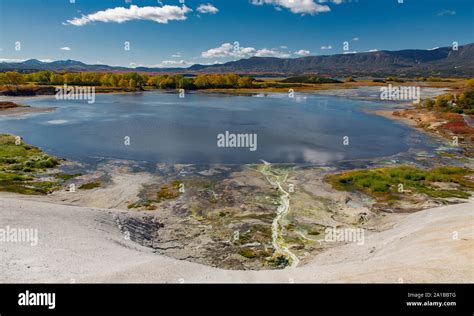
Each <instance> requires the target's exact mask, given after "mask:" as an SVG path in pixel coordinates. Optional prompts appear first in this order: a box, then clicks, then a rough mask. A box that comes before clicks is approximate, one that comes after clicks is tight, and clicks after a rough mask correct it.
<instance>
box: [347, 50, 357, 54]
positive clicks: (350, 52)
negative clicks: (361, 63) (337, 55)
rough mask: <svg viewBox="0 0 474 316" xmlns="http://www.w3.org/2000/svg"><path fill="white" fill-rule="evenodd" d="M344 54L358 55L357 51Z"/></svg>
mask: <svg viewBox="0 0 474 316" xmlns="http://www.w3.org/2000/svg"><path fill="white" fill-rule="evenodd" d="M344 54H357V51H355V50H354V51H352V52H344Z"/></svg>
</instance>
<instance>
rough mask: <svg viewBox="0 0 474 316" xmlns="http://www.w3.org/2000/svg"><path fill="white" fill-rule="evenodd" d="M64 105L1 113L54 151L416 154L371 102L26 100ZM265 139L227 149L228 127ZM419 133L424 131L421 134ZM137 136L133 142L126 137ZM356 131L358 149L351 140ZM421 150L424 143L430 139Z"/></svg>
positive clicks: (2, 128)
mask: <svg viewBox="0 0 474 316" xmlns="http://www.w3.org/2000/svg"><path fill="white" fill-rule="evenodd" d="M22 103H24V104H29V105H32V106H37V107H51V106H53V107H57V109H56V111H54V112H49V113H41V114H34V115H27V116H20V117H0V132H1V133H11V134H16V135H20V136H22V137H23V138H24V140H25V141H26V142H28V143H31V144H34V145H36V146H39V147H40V148H42V149H44V150H46V151H47V152H48V153H51V154H54V155H56V156H59V157H63V158H66V159H73V160H79V161H81V160H87V159H90V158H91V157H105V158H120V159H133V160H143V161H148V162H156V163H158V162H161V163H192V164H207V163H225V164H242V163H255V162H259V160H260V159H264V160H266V161H269V162H273V163H314V164H331V163H333V162H338V161H343V160H352V159H361V158H374V157H381V156H389V155H393V154H396V153H400V152H404V151H406V150H408V148H409V147H410V146H414V145H413V144H412V143H411V140H412V138H413V134H414V133H416V132H414V131H413V130H411V129H409V128H408V127H405V126H403V125H401V124H398V123H395V122H392V121H390V120H387V119H385V118H382V117H378V116H375V115H371V114H367V113H365V112H363V111H361V108H371V107H372V108H375V107H379V104H377V103H376V102H371V101H361V100H352V99H347V98H341V97H333V96H322V95H310V94H305V95H300V96H297V97H295V98H293V99H292V98H289V97H288V95H287V94H270V95H268V96H262V95H260V96H230V95H223V94H203V93H189V94H187V95H186V96H185V98H179V97H178V95H177V94H174V93H163V92H143V93H133V94H97V95H96V100H95V103H94V104H88V103H87V102H86V101H84V100H78V101H70V100H56V99H55V98H54V97H50V98H49V97H48V98H38V99H28V100H25V101H23V102H22ZM225 131H229V132H230V133H236V134H237V133H249V134H256V135H257V150H256V151H250V150H249V148H221V147H218V146H217V135H218V134H220V133H225ZM417 135H418V136H417V137H424V136H421V135H419V134H417ZM126 136H128V137H130V145H128V146H127V145H125V143H124V140H125V139H124V138H125V137H126ZM345 136H347V137H348V140H349V145H344V143H343V140H344V137H345ZM416 146H420V148H423V146H424V144H423V141H421V142H420V143H419V144H417V145H416Z"/></svg>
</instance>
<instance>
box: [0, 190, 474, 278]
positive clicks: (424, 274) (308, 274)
mask: <svg viewBox="0 0 474 316" xmlns="http://www.w3.org/2000/svg"><path fill="white" fill-rule="evenodd" d="M122 212H124V211H119V210H110V209H98V208H90V207H79V206H68V205H60V204H55V203H50V202H39V201H34V200H28V199H22V198H21V197H19V196H12V195H8V194H1V195H0V228H1V229H5V228H6V227H7V226H9V227H10V228H32V229H37V230H38V244H37V245H36V246H32V245H30V243H26V242H0V282H2V283H5V282H21V283H23V282H24V283H29V282H66V283H69V282H77V283H80V282H138V283H141V282H155V283H156V282H172V283H179V282H181V283H195V282H218V283H219V282H283V283H288V282H295V283H298V282H358V283H359V282H360V283H365V282H389V283H398V282H407V283H408V282H433V283H434V282H471V283H472V282H474V201H473V200H470V201H469V202H468V203H465V204H458V205H450V206H444V207H439V208H434V209H429V210H425V211H420V212H417V213H413V214H409V215H403V216H400V215H398V216H399V217H402V218H401V219H399V221H398V222H397V224H396V225H395V226H394V227H392V228H390V229H388V230H385V231H383V232H374V233H370V234H367V235H366V238H365V243H364V244H363V245H357V244H355V243H354V244H347V245H343V246H340V247H334V248H331V249H329V250H328V251H326V252H324V253H322V254H320V255H318V256H316V257H314V258H313V259H311V260H310V261H309V263H307V264H305V265H302V266H298V267H297V268H294V269H286V270H277V271H275V270H274V271H227V270H222V269H216V268H212V267H208V266H204V265H200V264H196V263H191V262H187V261H180V260H176V259H171V258H168V257H165V256H162V255H159V254H155V253H152V250H151V249H149V248H145V247H142V246H139V245H137V244H135V243H134V242H132V241H130V240H127V239H126V236H124V235H123V234H122V233H121V232H120V230H119V229H118V227H117V224H116V221H115V218H116V216H117V215H119V214H120V213H122Z"/></svg>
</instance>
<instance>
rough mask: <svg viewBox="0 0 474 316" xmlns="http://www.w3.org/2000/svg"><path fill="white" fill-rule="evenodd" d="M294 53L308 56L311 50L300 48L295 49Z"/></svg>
mask: <svg viewBox="0 0 474 316" xmlns="http://www.w3.org/2000/svg"><path fill="white" fill-rule="evenodd" d="M294 54H295V55H298V56H308V55H309V54H311V52H310V51H309V50H305V49H300V50H299V51H296V52H295V53H294Z"/></svg>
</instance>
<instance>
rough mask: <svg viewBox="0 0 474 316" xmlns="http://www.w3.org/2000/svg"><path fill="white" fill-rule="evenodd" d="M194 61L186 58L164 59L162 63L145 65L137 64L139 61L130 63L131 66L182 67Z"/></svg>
mask: <svg viewBox="0 0 474 316" xmlns="http://www.w3.org/2000/svg"><path fill="white" fill-rule="evenodd" d="M191 65H192V63H190V62H188V61H185V60H163V61H162V62H161V63H159V64H156V65H144V64H137V63H130V64H129V66H130V67H134V68H137V67H147V68H182V67H188V66H191Z"/></svg>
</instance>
